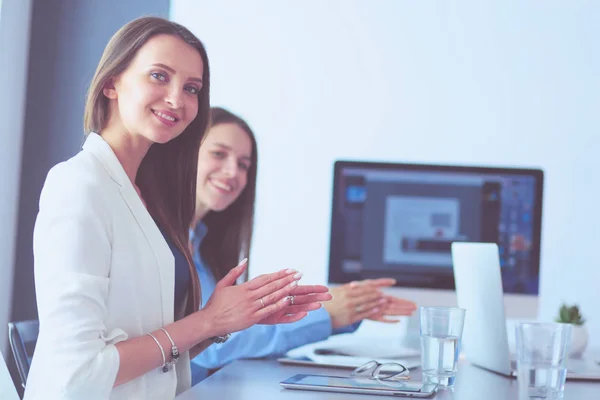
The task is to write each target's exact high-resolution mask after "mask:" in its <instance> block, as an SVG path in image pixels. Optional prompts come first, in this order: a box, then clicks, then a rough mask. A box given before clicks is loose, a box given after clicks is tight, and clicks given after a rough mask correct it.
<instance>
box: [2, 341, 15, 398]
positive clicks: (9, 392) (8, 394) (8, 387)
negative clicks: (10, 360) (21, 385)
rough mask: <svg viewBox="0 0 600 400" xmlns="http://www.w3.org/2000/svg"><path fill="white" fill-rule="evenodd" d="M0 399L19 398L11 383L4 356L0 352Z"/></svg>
mask: <svg viewBox="0 0 600 400" xmlns="http://www.w3.org/2000/svg"><path fill="white" fill-rule="evenodd" d="M0 399H2V400H19V394H18V393H17V389H16V388H15V385H14V384H13V381H12V378H11V377H10V372H8V367H7V366H6V362H5V361H4V356H3V355H2V353H1V352H0Z"/></svg>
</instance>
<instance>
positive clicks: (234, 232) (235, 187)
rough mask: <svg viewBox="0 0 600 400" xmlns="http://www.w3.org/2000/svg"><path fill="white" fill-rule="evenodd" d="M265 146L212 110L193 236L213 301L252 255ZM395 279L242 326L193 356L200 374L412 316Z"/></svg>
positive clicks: (356, 286)
mask: <svg viewBox="0 0 600 400" xmlns="http://www.w3.org/2000/svg"><path fill="white" fill-rule="evenodd" d="M257 169H258V149H257V145H256V138H255V136H254V133H253V132H252V130H251V129H250V126H248V124H247V123H246V122H245V121H244V120H243V119H242V118H240V117H239V116H237V115H235V114H233V113H232V112H230V111H228V110H226V109H223V108H219V107H213V108H211V126H210V128H209V130H208V132H207V133H206V137H205V139H204V141H203V143H202V146H201V147H200V152H199V156H198V178H197V180H198V182H197V188H196V193H197V194H196V215H195V218H194V223H193V225H192V232H191V234H190V237H191V239H192V241H191V243H192V249H193V251H194V253H193V258H194V262H195V264H196V268H197V269H198V275H199V277H200V281H201V282H202V288H203V292H202V296H203V298H205V299H208V298H209V297H210V295H211V293H212V290H213V289H214V288H215V286H216V282H217V280H218V279H221V277H223V276H225V275H226V274H227V273H228V272H229V270H230V268H231V265H233V264H234V262H235V260H236V259H237V258H238V257H248V255H249V250H250V244H251V240H252V227H253V222H254V201H255V197H256V175H257ZM394 283H395V281H394V280H393V279H387V278H384V279H373V280H365V281H359V282H353V283H350V284H346V285H342V286H339V287H336V288H333V289H331V293H332V294H333V296H334V298H333V299H332V300H331V301H329V302H327V303H326V304H324V307H323V308H322V309H320V310H317V311H313V312H311V313H310V315H309V316H308V317H307V318H304V319H303V320H302V321H298V322H296V323H294V324H288V325H285V326H284V325H278V326H262V325H260V326H259V325H256V326H253V327H251V328H249V329H245V330H244V331H240V332H237V333H236V334H234V335H232V337H231V338H230V339H229V340H228V341H227V343H223V344H222V345H220V346H215V347H211V348H209V349H207V350H206V351H204V352H202V353H201V354H199V355H198V356H197V357H196V358H194V360H193V361H192V375H193V376H192V379H193V380H194V381H199V380H201V379H203V378H204V377H206V375H207V371H208V370H209V369H213V368H218V367H221V366H223V365H225V364H227V363H229V362H231V361H234V360H236V359H238V358H256V357H266V356H273V355H276V354H282V353H285V352H286V351H288V350H290V349H293V348H295V347H298V346H301V345H304V344H307V343H312V342H317V341H319V340H324V339H326V338H327V337H328V336H330V335H331V334H338V333H350V332H354V331H355V330H356V329H357V328H358V325H359V324H360V321H362V320H363V319H371V320H375V321H380V322H389V323H393V322H397V321H398V320H397V319H395V318H389V317H390V316H392V317H394V316H400V315H411V314H412V313H413V312H414V310H415V309H416V306H415V304H414V303H413V302H411V301H408V300H404V299H399V298H396V297H393V296H389V295H385V294H384V293H383V292H381V290H380V289H381V288H382V287H385V286H391V285H393V284H394Z"/></svg>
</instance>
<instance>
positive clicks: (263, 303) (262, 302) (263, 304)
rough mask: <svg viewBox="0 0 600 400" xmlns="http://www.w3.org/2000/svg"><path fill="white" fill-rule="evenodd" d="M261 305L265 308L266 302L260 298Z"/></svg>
mask: <svg viewBox="0 0 600 400" xmlns="http://www.w3.org/2000/svg"><path fill="white" fill-rule="evenodd" d="M260 304H262V308H265V302H264V301H263V299H262V297H261V298H260Z"/></svg>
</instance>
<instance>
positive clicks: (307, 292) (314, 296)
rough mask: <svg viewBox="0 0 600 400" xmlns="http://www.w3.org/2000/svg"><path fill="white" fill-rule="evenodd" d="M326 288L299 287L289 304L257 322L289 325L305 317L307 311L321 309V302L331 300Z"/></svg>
mask: <svg viewBox="0 0 600 400" xmlns="http://www.w3.org/2000/svg"><path fill="white" fill-rule="evenodd" d="M328 291H329V289H328V288H327V286H322V285H301V286H298V287H297V288H296V289H295V290H294V291H293V292H292V294H291V295H290V296H289V297H290V302H289V303H288V305H287V306H286V307H285V308H284V309H283V310H281V311H278V312H275V313H274V314H271V315H269V316H268V317H267V318H265V319H263V320H261V321H260V322H258V323H259V324H263V325H274V324H289V323H292V322H296V321H299V320H301V319H302V318H304V317H306V315H307V314H308V311H314V310H318V309H319V308H321V302H322V301H329V300H331V299H332V296H331V294H329V293H328Z"/></svg>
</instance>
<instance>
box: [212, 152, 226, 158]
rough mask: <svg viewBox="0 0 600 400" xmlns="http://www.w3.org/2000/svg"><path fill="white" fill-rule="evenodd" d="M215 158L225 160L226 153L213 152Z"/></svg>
mask: <svg viewBox="0 0 600 400" xmlns="http://www.w3.org/2000/svg"><path fill="white" fill-rule="evenodd" d="M213 156H215V157H217V158H223V157H225V153H224V152H222V151H213Z"/></svg>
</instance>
